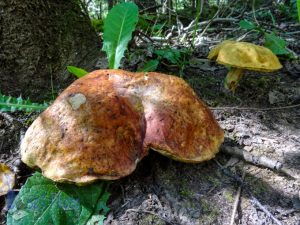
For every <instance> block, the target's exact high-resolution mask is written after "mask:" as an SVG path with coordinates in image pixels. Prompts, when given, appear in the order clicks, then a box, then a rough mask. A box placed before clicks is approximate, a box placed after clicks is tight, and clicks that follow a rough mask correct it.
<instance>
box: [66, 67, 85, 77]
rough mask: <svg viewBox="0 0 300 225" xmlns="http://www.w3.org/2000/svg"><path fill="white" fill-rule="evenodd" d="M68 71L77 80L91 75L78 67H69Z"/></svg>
mask: <svg viewBox="0 0 300 225" xmlns="http://www.w3.org/2000/svg"><path fill="white" fill-rule="evenodd" d="M67 70H68V71H69V72H70V73H72V74H74V75H75V76H76V77H77V78H80V77H83V76H85V75H86V74H88V73H89V72H87V71H86V70H84V69H82V68H79V67H76V66H67Z"/></svg>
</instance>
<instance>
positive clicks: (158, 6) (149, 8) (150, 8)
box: [139, 4, 163, 14]
mask: <svg viewBox="0 0 300 225" xmlns="http://www.w3.org/2000/svg"><path fill="white" fill-rule="evenodd" d="M162 6H163V5H162V4H160V5H154V6H151V7H148V8H145V9H142V10H140V11H139V14H143V13H144V12H146V11H148V10H154V9H158V8H160V7H162Z"/></svg>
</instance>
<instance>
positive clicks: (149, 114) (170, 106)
mask: <svg viewBox="0 0 300 225" xmlns="http://www.w3.org/2000/svg"><path fill="white" fill-rule="evenodd" d="M76 96H77V97H76ZM33 137H35V138H33ZM222 142H223V131H222V129H221V128H220V127H219V125H218V123H217V121H216V120H215V119H214V117H213V115H212V113H211V112H210V110H209V109H208V107H207V106H206V105H205V104H204V103H203V102H202V101H201V100H200V99H199V98H198V97H197V96H196V94H195V93H194V91H193V90H192V89H191V88H190V87H189V86H188V85H187V84H186V83H185V82H184V81H183V80H182V79H180V78H178V77H175V76H170V75H165V74H160V73H131V72H127V71H123V70H99V71H94V72H92V73H90V74H88V75H86V76H85V77H83V78H81V79H78V80H77V81H75V82H74V83H73V84H72V85H71V86H70V87H68V88H67V89H66V90H65V91H64V92H63V93H62V94H61V95H60V96H59V97H58V99H57V100H56V101H55V102H54V103H53V104H52V105H51V106H50V107H49V108H48V109H47V110H46V111H45V112H43V113H42V114H41V115H40V116H39V118H38V119H37V120H36V121H35V122H34V123H33V124H32V126H31V127H30V128H29V130H28V131H27V133H26V135H25V137H24V140H23V141H22V145H21V153H22V160H23V161H24V162H25V163H26V164H28V165H29V166H31V167H33V166H37V167H39V168H41V169H42V171H43V173H44V175H45V176H47V177H49V178H51V179H53V180H56V181H70V182H75V183H87V182H91V181H93V180H95V179H118V178H120V177H123V176H126V175H128V174H130V173H131V172H132V171H133V170H134V168H135V166H136V163H137V162H138V161H139V160H140V159H142V158H143V157H144V156H145V155H146V154H147V152H148V150H149V149H150V148H152V149H154V150H155V151H157V152H160V153H162V154H163V155H166V156H169V157H171V158H173V159H175V160H179V161H184V162H195V163H196V162H202V161H204V160H209V159H211V158H213V157H214V156H215V154H216V153H217V152H218V149H219V146H220V144H221V143H222Z"/></svg>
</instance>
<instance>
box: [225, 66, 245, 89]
mask: <svg viewBox="0 0 300 225" xmlns="http://www.w3.org/2000/svg"><path fill="white" fill-rule="evenodd" d="M243 71H244V70H243V69H240V68H236V67H232V68H231V69H230V70H229V72H228V73H227V75H226V78H225V88H227V89H229V90H230V91H232V92H235V89H236V87H237V84H238V83H239V81H240V79H241V78H242V77H243Z"/></svg>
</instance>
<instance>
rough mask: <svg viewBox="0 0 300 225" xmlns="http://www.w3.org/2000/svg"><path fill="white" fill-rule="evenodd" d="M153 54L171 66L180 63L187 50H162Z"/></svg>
mask: <svg viewBox="0 0 300 225" xmlns="http://www.w3.org/2000/svg"><path fill="white" fill-rule="evenodd" d="M154 53H155V54H156V55H157V56H158V58H159V59H166V60H168V61H169V62H170V63H172V64H178V63H182V60H183V58H184V56H185V55H187V54H188V50H187V49H174V48H164V49H158V50H155V51H154Z"/></svg>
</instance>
